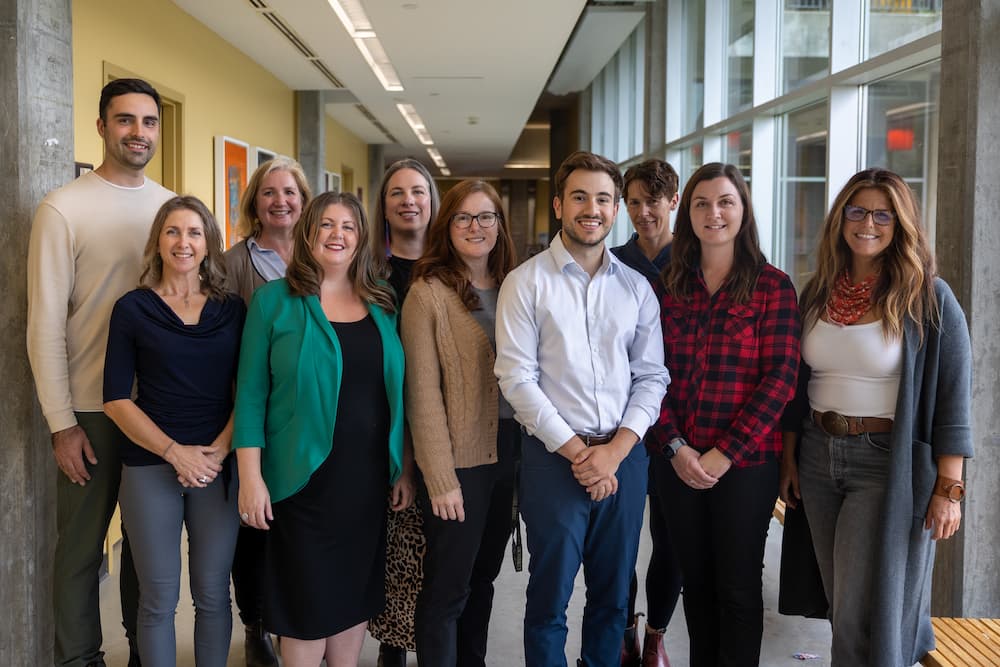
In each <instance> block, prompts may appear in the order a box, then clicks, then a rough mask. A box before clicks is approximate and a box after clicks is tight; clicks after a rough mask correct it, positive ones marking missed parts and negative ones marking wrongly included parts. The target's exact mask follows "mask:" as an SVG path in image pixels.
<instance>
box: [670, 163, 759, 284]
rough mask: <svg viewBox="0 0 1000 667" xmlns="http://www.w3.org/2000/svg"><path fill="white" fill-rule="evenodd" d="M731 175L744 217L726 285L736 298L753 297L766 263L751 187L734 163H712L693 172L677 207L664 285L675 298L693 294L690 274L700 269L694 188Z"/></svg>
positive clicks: (737, 235)
mask: <svg viewBox="0 0 1000 667" xmlns="http://www.w3.org/2000/svg"><path fill="white" fill-rule="evenodd" d="M716 178H728V179H729V182H730V183H732V184H733V187H735V188H736V191H737V192H738V193H739V195H740V200H741V201H742V203H743V220H742V222H741V224H740V231H739V232H738V233H737V234H736V242H735V244H734V248H733V268H732V269H730V271H729V275H728V276H727V277H726V282H725V283H724V285H725V286H726V288H727V289H728V291H729V294H730V295H731V297H732V299H733V301H735V302H736V303H746V302H747V301H749V300H750V295H751V294H752V293H753V289H754V286H755V285H756V284H757V276H759V275H760V270H761V267H762V266H763V265H764V263H765V262H767V258H766V257H764V253H763V252H761V249H760V241H759V240H758V237H757V220H756V218H754V215H753V205H752V204H751V202H750V188H748V187H747V183H746V181H745V180H743V174H741V173H740V170H739V169H737V168H736V167H735V166H733V165H731V164H722V163H721V162H709V163H708V164H706V165H704V166H703V167H701V168H700V169H698V171H696V172H694V175H693V176H691V179H690V180H689V181H688V182H687V185H685V186H684V194H683V195H681V204H680V206H679V207H678V209H677V221H676V223H675V226H674V241H673V245H672V246H671V249H670V264H668V265H667V266H666V268H665V269H664V271H663V274H662V279H663V286H664V287H665V288H666V290H667V292H668V293H669V294H670V295H671V296H673V297H674V298H675V299H687V298H689V296H690V295H691V285H692V281H691V277H692V276H694V275H696V274H697V272H698V271H699V269H700V268H701V241H699V240H698V237H697V236H695V233H694V227H693V226H692V224H691V199H692V197H693V196H694V189H695V187H697V185H698V184H699V183H701V182H702V181H711V180H714V179H716Z"/></svg>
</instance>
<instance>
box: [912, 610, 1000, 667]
mask: <svg viewBox="0 0 1000 667" xmlns="http://www.w3.org/2000/svg"><path fill="white" fill-rule="evenodd" d="M931 625H933V626H934V639H935V641H936V642H937V648H936V649H934V650H933V651H931V652H930V653H928V654H927V655H926V656H924V659H923V660H921V661H920V664H922V665H925V667H969V666H972V667H980V666H981V667H994V666H995V665H1000V619H995V618H932V619H931Z"/></svg>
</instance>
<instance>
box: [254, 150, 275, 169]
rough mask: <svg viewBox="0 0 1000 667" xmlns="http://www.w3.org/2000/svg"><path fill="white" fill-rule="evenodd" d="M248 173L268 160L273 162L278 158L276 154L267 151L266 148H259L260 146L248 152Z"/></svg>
mask: <svg viewBox="0 0 1000 667" xmlns="http://www.w3.org/2000/svg"><path fill="white" fill-rule="evenodd" d="M250 154H251V160H250V171H251V173H252V172H254V171H256V169H257V167H259V166H260V165H262V164H264V163H265V162H267V161H268V160H273V159H274V158H276V157H278V154H277V153H275V152H274V151H269V150H267V149H266V148H261V147H260V146H254V147H253V150H252V151H250Z"/></svg>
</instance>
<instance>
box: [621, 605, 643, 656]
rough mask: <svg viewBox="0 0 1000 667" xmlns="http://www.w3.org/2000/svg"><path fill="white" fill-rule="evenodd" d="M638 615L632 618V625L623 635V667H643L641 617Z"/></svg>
mask: <svg viewBox="0 0 1000 667" xmlns="http://www.w3.org/2000/svg"><path fill="white" fill-rule="evenodd" d="M640 616H642V614H636V615H635V616H633V617H632V625H631V626H629V627H627V628H625V634H624V635H622V658H621V667H641V664H642V651H641V649H640V648H639V630H638V628H639V617H640Z"/></svg>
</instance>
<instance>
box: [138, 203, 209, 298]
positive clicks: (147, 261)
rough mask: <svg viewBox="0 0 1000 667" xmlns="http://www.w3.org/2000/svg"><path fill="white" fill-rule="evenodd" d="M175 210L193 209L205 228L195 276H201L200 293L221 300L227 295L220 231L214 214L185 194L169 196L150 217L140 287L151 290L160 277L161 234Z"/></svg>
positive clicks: (161, 273) (161, 272)
mask: <svg viewBox="0 0 1000 667" xmlns="http://www.w3.org/2000/svg"><path fill="white" fill-rule="evenodd" d="M174 211H193V212H194V213H195V214H196V215H197V216H198V217H199V218H201V226H202V228H203V229H204V231H205V247H206V250H207V252H206V254H205V259H203V260H201V266H200V267H199V269H198V276H199V277H200V278H201V293H202V294H204V295H206V296H208V298H210V299H214V300H216V301H222V300H223V299H224V298H225V297H226V287H225V283H226V262H225V260H224V259H223V258H222V230H220V229H219V223H217V222H216V221H215V216H213V215H212V212H211V211H209V210H208V207H207V206H205V204H203V203H202V201H201V200H200V199H198V198H197V197H192V196H191V195H184V196H182V197H173V198H171V199H168V200H167V201H165V202H164V203H163V205H162V206H160V210H159V211H157V212H156V217H155V218H153V226H152V227H150V228H149V238H148V239H146V247H145V249H144V250H143V251H142V273H141V274H140V275H139V287H140V288H146V289H154V288H155V287H156V286H157V285H159V284H160V281H161V280H162V279H163V258H162V257H160V234H161V233H162V232H163V226H164V225H165V224H166V223H167V218H169V217H170V214H171V213H173V212H174Z"/></svg>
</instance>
